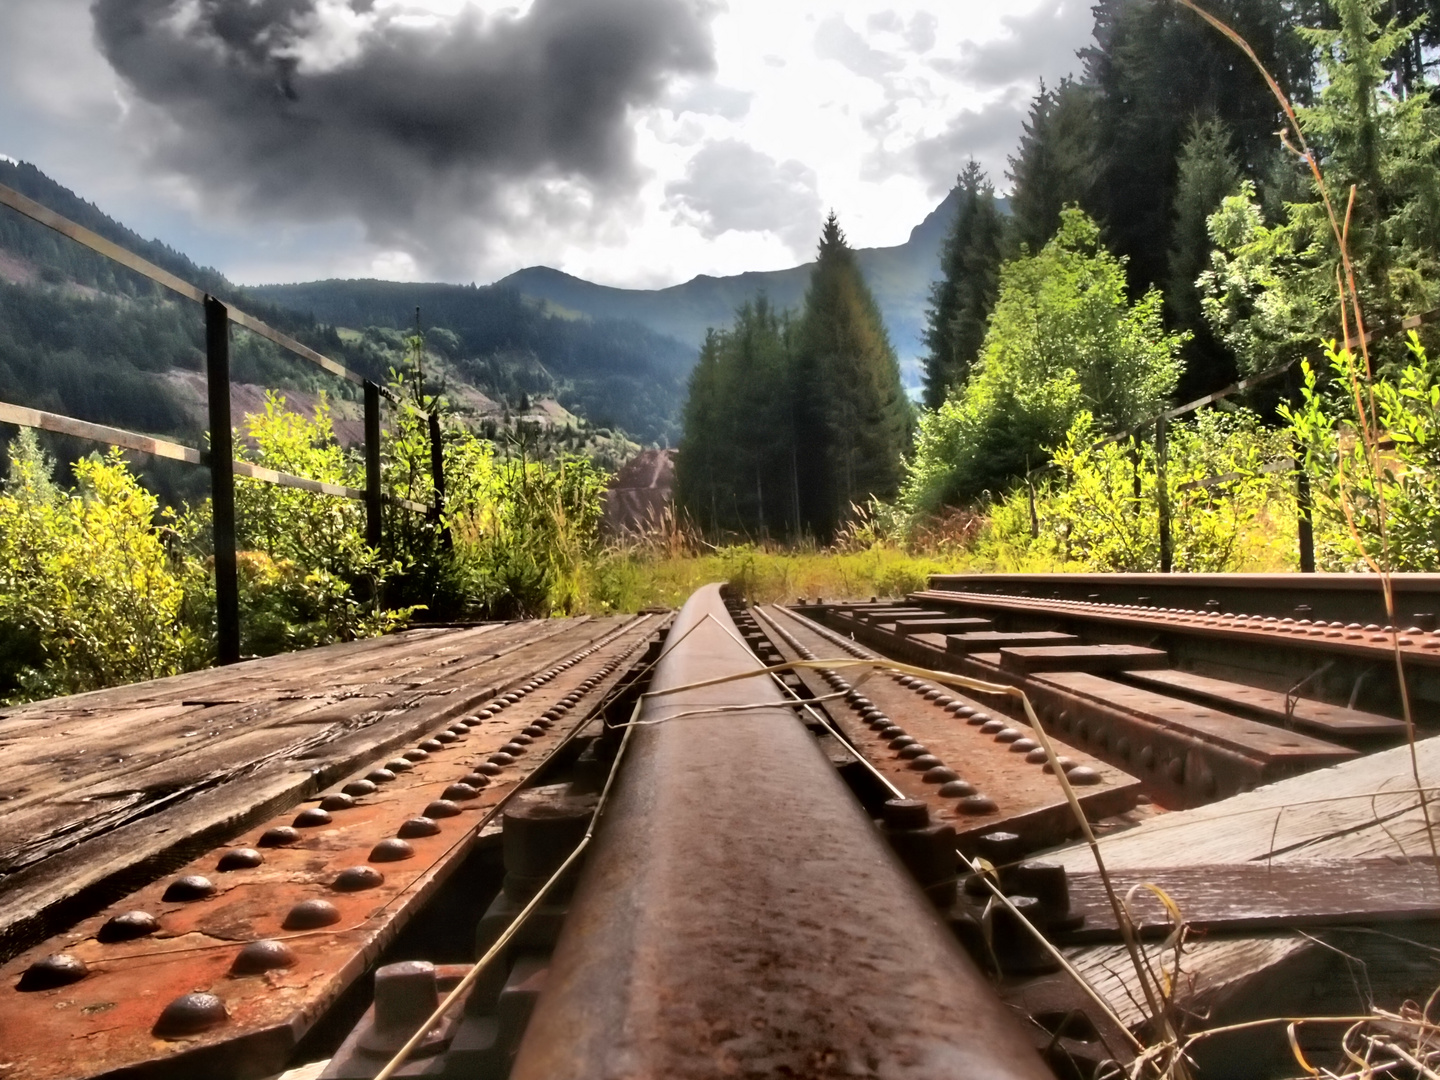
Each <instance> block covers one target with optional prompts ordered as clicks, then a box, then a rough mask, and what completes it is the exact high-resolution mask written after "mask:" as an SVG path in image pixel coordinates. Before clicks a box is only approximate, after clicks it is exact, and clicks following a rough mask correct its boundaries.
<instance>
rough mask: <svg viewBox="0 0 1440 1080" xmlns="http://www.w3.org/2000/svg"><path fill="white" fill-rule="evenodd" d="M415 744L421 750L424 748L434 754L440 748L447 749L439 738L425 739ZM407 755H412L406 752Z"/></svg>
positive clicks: (428, 752)
mask: <svg viewBox="0 0 1440 1080" xmlns="http://www.w3.org/2000/svg"><path fill="white" fill-rule="evenodd" d="M415 746H416V748H417V749H419V750H424V751H425V752H426V753H427V754H433V753H435V752H437V751H439V750H444V749H445V744H444V743H442V742H441V741H440V740H439V739H425V740H423V741H421V742H418V743H416V744H415ZM405 756H406V757H409V756H410V755H409V754H406V755H405Z"/></svg>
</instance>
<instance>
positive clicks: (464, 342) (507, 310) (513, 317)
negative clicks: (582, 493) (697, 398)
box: [250, 280, 695, 442]
mask: <svg viewBox="0 0 1440 1080" xmlns="http://www.w3.org/2000/svg"><path fill="white" fill-rule="evenodd" d="M250 292H252V293H253V294H254V295H256V296H260V297H263V298H264V299H265V300H267V301H269V302H271V303H274V304H279V305H283V306H285V307H287V308H290V309H292V310H295V311H303V312H306V313H307V314H308V315H309V316H310V317H311V318H313V319H316V320H318V321H319V322H322V323H326V324H329V325H335V326H352V327H358V326H381V327H387V328H394V329H401V330H405V329H408V328H411V327H413V326H414V325H415V313H416V309H417V308H418V309H419V312H420V318H421V321H422V323H423V324H424V325H425V326H430V327H441V328H444V329H445V330H448V331H450V333H451V334H453V335H454V338H455V340H454V341H453V342H452V343H449V344H447V346H446V348H447V350H448V352H449V355H450V358H451V359H453V361H454V363H455V367H456V370H457V371H458V372H459V373H460V374H461V375H462V376H463V377H464V378H466V379H467V380H469V381H471V382H473V383H474V384H475V385H477V386H480V387H482V388H484V389H486V390H487V391H490V390H493V391H495V392H497V393H500V394H507V393H508V394H509V395H510V396H512V397H518V393H527V394H530V395H535V394H548V395H553V396H555V397H557V398H558V400H559V401H560V403H561V404H562V405H564V406H565V407H566V408H568V409H570V410H571V411H573V412H576V413H579V414H580V415H582V416H585V417H586V418H587V419H589V420H590V421H591V423H592V424H595V425H599V426H605V427H620V428H622V429H624V430H625V431H627V432H629V433H630V434H632V435H634V436H635V437H636V438H639V439H640V440H642V441H644V442H667V441H669V442H674V441H676V439H677V438H678V434H679V429H678V425H677V423H676V420H677V414H678V412H679V407H680V402H681V399H682V396H683V392H684V390H683V388H684V383H685V375H686V373H687V372H688V371H689V370H690V367H691V365H692V364H693V363H694V359H695V357H694V352H693V350H692V349H690V348H688V347H687V346H685V345H682V344H681V343H680V342H678V341H675V340H674V339H672V338H667V337H664V336H663V335H661V334H657V333H655V332H654V331H652V330H648V329H646V328H645V327H644V326H641V325H640V324H639V323H637V322H633V321H628V320H621V319H616V318H609V319H607V318H597V319H591V318H588V317H586V318H576V317H573V316H569V317H567V316H566V315H565V314H557V313H555V312H554V311H552V310H551V309H549V308H547V307H546V306H545V305H543V304H539V303H536V302H534V301H531V300H528V299H525V298H522V297H521V296H520V294H519V293H518V292H517V291H516V290H514V289H510V288H505V287H500V286H484V287H476V286H474V285H468V286H466V285H444V284H416V283H410V282H400V281H374V280H363V281H316V282H308V283H306V284H301V285H262V286H258V287H255V288H253V289H251V290H250Z"/></svg>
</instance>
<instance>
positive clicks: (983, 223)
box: [924, 159, 1204, 409]
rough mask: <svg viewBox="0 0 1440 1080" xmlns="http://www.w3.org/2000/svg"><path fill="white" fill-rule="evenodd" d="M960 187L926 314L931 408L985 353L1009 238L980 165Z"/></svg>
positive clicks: (964, 174)
mask: <svg viewBox="0 0 1440 1080" xmlns="http://www.w3.org/2000/svg"><path fill="white" fill-rule="evenodd" d="M956 187H957V188H958V190H959V192H960V205H959V208H958V209H957V211H956V214H955V222H954V224H953V225H952V226H951V229H950V234H949V236H947V237H946V239H945V245H944V247H943V248H942V250H941V252H940V273H941V279H940V280H939V281H937V282H935V284H934V285H932V286H931V287H930V308H929V310H928V311H927V312H926V327H925V348H926V350H927V352H926V356H925V361H924V362H925V407H926V408H928V409H936V408H939V407H940V403H941V402H943V401H944V400H945V395H946V393H947V392H949V391H950V390H951V389H952V388H953V387H955V386H957V385H959V384H960V383H961V382H963V381H964V379H965V377H966V375H967V374H968V373H969V371H970V368H971V367H972V366H973V365H974V363H975V358H976V357H977V356H979V355H980V346H981V345H982V344H983V343H984V340H985V320H986V319H987V318H989V316H990V309H991V307H993V306H994V304H995V291H996V289H997V288H998V284H999V278H1000V263H1001V262H1002V261H1003V259H1004V253H1005V246H1006V239H1007V230H1006V221H1005V217H1004V216H1003V215H1002V214H1001V213H1000V208H999V206H998V205H997V204H996V202H995V189H994V188H993V187H991V185H990V181H989V179H988V178H987V177H986V176H985V173H984V171H983V170H982V169H981V168H980V165H979V163H978V162H976V161H974V160H973V159H972V160H971V161H970V162H969V163H967V164H966V166H965V171H964V172H962V173H961V174H960V176H959V177H958V178H957V180H956ZM1201 227H1202V228H1203V227H1204V222H1203V221H1202V222H1201ZM1197 273H1198V271H1197Z"/></svg>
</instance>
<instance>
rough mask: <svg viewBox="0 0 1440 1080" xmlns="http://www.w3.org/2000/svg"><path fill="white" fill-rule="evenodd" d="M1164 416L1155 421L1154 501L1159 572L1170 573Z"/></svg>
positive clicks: (1168, 499) (1168, 505)
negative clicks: (1157, 535)
mask: <svg viewBox="0 0 1440 1080" xmlns="http://www.w3.org/2000/svg"><path fill="white" fill-rule="evenodd" d="M1165 464H1166V454H1165V417H1163V416H1162V417H1160V418H1159V419H1158V420H1156V421H1155V503H1156V508H1157V509H1158V511H1159V515H1160V572H1161V573H1162V574H1168V573H1170V566H1171V563H1172V561H1173V558H1172V554H1171V552H1172V548H1171V543H1170V491H1169V488H1168V486H1167V483H1166V479H1165Z"/></svg>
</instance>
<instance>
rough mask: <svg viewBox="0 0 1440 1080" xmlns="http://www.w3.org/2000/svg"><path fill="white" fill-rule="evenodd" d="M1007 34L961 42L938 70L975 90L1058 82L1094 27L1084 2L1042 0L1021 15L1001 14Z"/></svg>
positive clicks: (1072, 67) (1074, 66) (1073, 63)
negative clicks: (1039, 79)
mask: <svg viewBox="0 0 1440 1080" xmlns="http://www.w3.org/2000/svg"><path fill="white" fill-rule="evenodd" d="M1000 21H1001V23H1002V24H1003V25H1004V27H1005V30H1006V33H1005V34H1004V35H1003V36H1001V37H998V38H996V39H995V40H994V41H987V42H984V43H982V44H976V43H974V42H969V41H967V42H965V43H964V44H963V45H962V46H961V50H962V51H961V55H960V58H959V59H958V60H937V61H934V65H935V67H936V69H937V70H939V71H941V72H942V73H944V74H946V75H950V76H953V77H955V78H958V79H961V80H963V81H964V82H968V83H970V84H971V85H974V86H982V87H984V86H1006V85H1009V84H1011V83H1015V82H1025V83H1029V84H1033V83H1034V82H1035V80H1036V78H1037V76H1043V77H1044V78H1045V79H1046V81H1047V82H1057V81H1058V80H1059V78H1060V77H1061V76H1064V75H1068V74H1070V73H1071V72H1073V71H1075V70H1077V69H1078V68H1079V61H1078V60H1077V59H1076V57H1075V50H1076V49H1078V48H1080V47H1081V46H1082V45H1084V44H1085V43H1086V41H1087V40H1088V39H1089V37H1090V30H1091V27H1092V25H1093V23H1094V15H1093V14H1092V12H1091V9H1090V3H1089V0H1047V2H1045V3H1042V4H1041V5H1040V6H1039V7H1037V8H1036V9H1035V10H1034V11H1031V12H1029V13H1027V14H1025V15H1006V16H1004V17H1003V18H1002V19H1001V20H1000Z"/></svg>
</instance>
